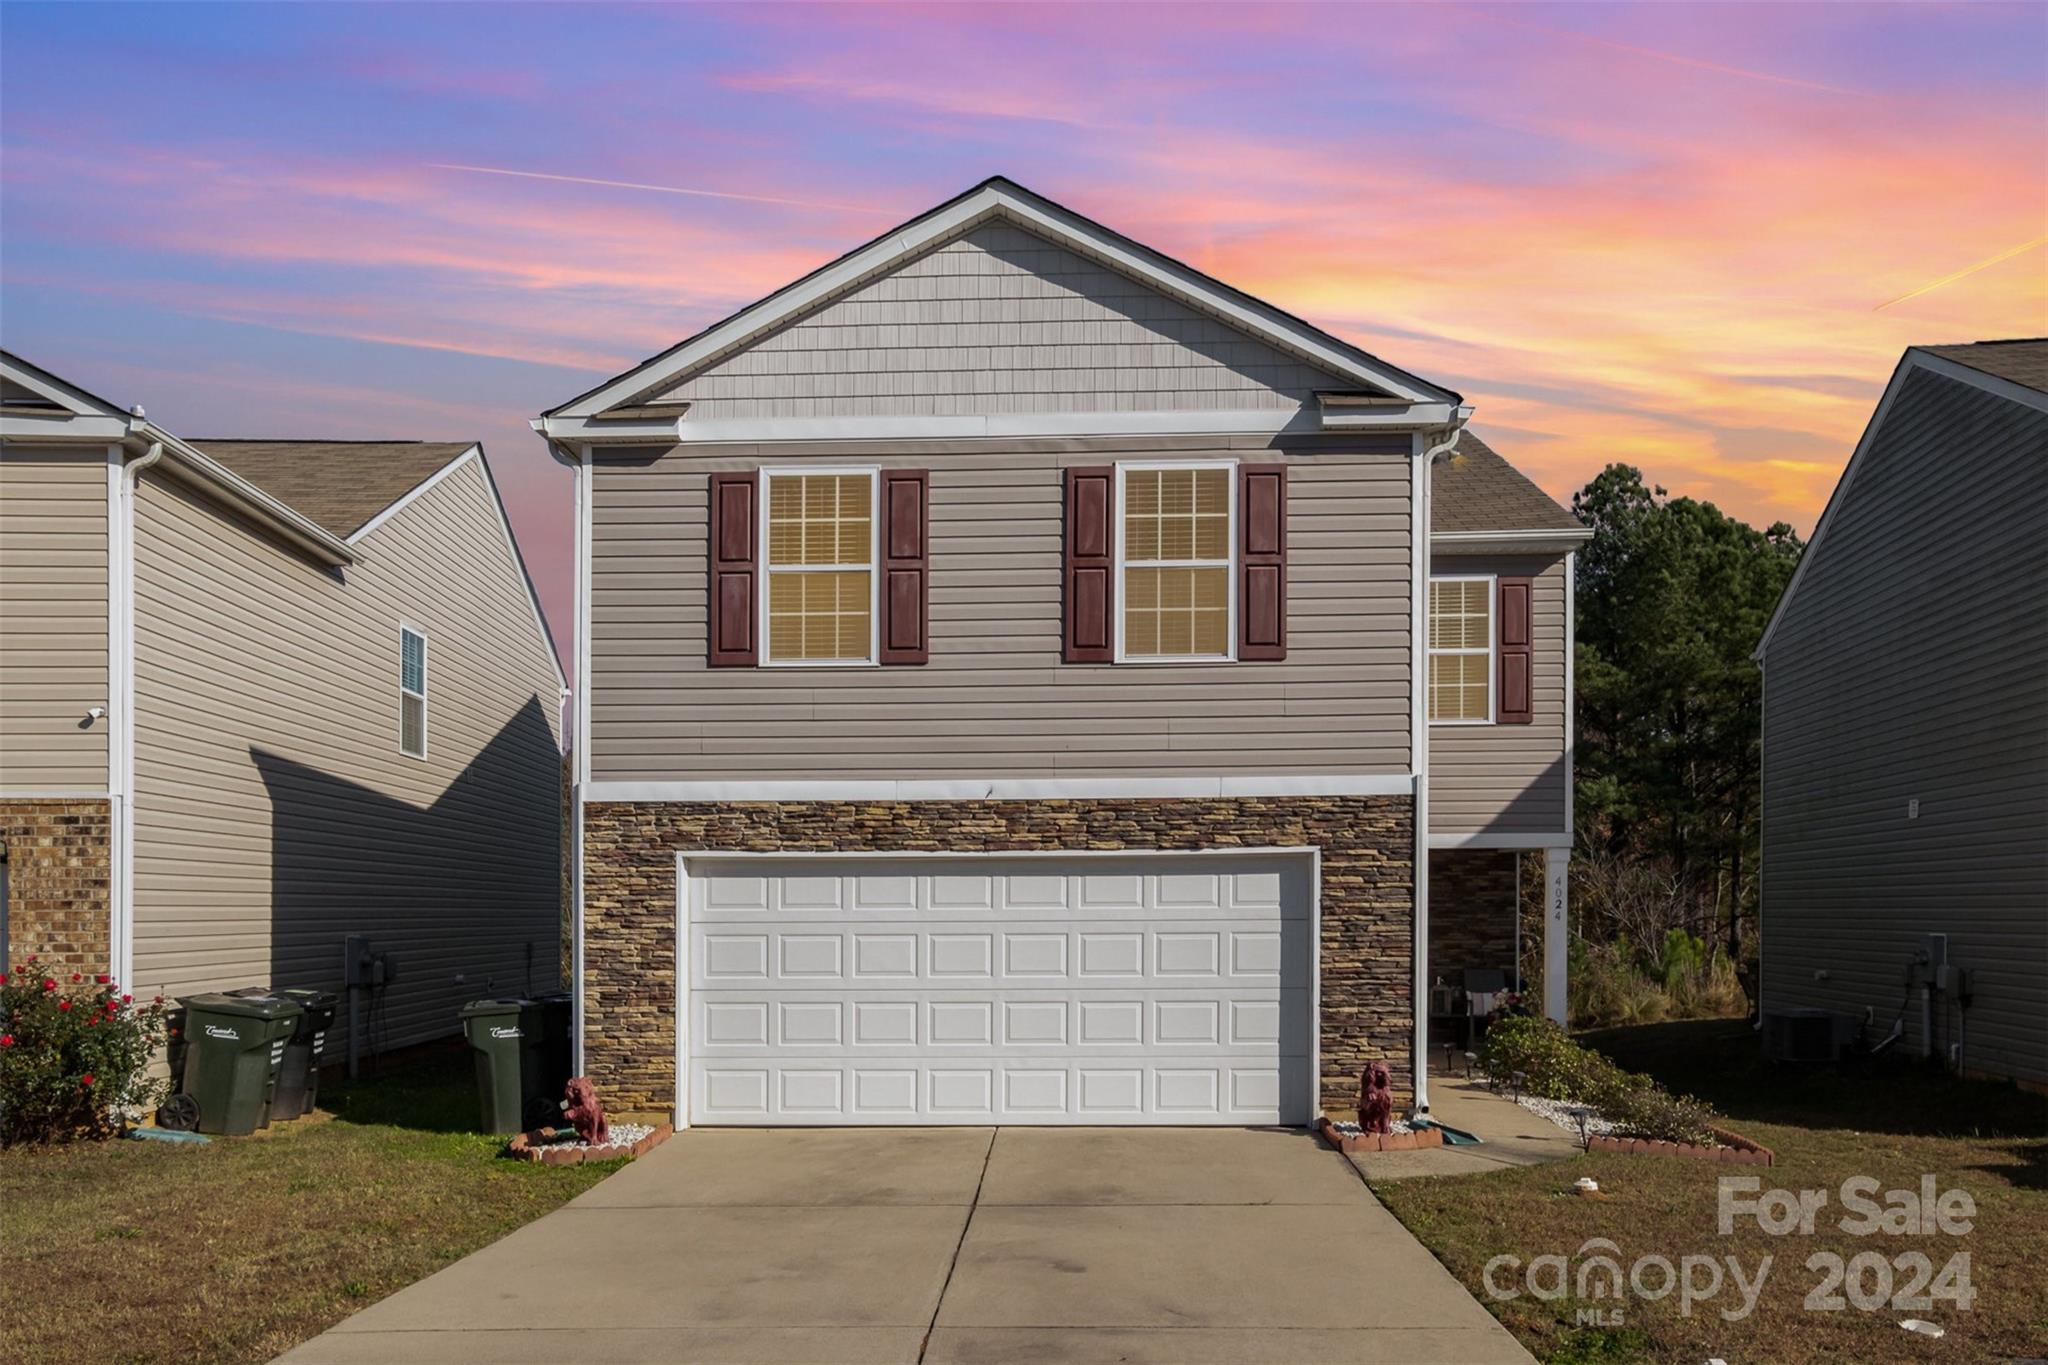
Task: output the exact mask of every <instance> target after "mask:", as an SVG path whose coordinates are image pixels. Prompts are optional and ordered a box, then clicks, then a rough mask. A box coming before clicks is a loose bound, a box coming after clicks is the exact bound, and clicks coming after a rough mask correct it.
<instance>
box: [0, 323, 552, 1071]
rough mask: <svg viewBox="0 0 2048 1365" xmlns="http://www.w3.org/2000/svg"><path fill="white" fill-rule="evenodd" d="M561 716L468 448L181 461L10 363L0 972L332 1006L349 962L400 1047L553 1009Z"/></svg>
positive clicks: (133, 423)
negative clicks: (537, 998) (487, 1017)
mask: <svg viewBox="0 0 2048 1365" xmlns="http://www.w3.org/2000/svg"><path fill="white" fill-rule="evenodd" d="M561 694H562V675H561V672H560V667H559V664H558V662H557V660H556V658H555V652H554V646H553V645H552V644H551V643H550V642H549V639H548V634H547V628H546V625H545V623H544V622H543V620H542V618H541V614H540V610H539V606H538V604H537V602H536V599H535V597H534V595H533V592H532V587H531V585H530V584H529V582H528V581H527V576H526V571H525V569H524V567H523V565H522V563H521V560H520V556H519V550H518V546H517V544H516V543H515V541H514V540H513V537H512V532H511V528H510V526H509V524H508V523H507V522H506V520H505V516H504V511H503V508H502V506H501V504H500V503H499V500H498V493H497V488H496V486H495V484H494V483H493V480H492V478H491V473H490V467H489V465H488V464H487V463H486V462H485V459H484V453H483V449H482V447H480V446H477V445H475V444H472V443H469V442H447V443H437V442H419V441H367V442H363V441H353V442H352V441H274V440H262V441H243V440H207V439H199V440H184V439H181V438H180V437H178V436H177V435H174V434H173V433H171V432H169V431H166V430H164V429H163V428H162V427H161V426H160V425H158V424H157V423H156V422H153V421H151V420H149V419H148V417H147V416H146V415H145V414H144V412H143V410H142V409H141V408H134V409H132V410H129V409H123V408H120V407H117V406H116V405H114V404H112V403H110V402H108V401H107V400H105V399H103V398H100V397H97V396H95V395H94V394H93V393H91V392H90V391H88V390H86V389H84V388H82V387H80V386H79V385H76V384H73V383H70V382H67V381H66V380H64V379H62V378H60V377H58V376H56V375H53V374H51V373H49V372H48V371H46V370H43V369H41V368H39V367H37V366H35V365H32V364H30V363H29V362H27V361H25V360H22V359H20V358H19V357H17V356H14V355H11V354H8V353H6V352H0V963H6V962H13V963H16V964H18V963H19V962H21V960H22V959H24V958H25V957H27V956H29V955H30V954H34V955H36V956H37V957H38V958H39V959H40V960H41V961H42V963H43V964H44V966H45V969H50V968H57V969H66V970H69V971H73V972H78V973H80V974H91V975H98V974H102V973H106V974H110V975H113V976H115V977H116V978H117V979H118V980H119V981H120V982H122V983H123V984H124V985H125V986H128V987H130V988H131V990H132V991H134V992H135V993H137V994H145V993H155V992H161V993H162V994H164V995H166V996H182V995H188V994H192V993H194V992H198V991H209V990H223V989H232V988H237V987H244V986H265V985H268V986H310V987H332V988H337V989H339V988H341V987H343V986H344V985H345V984H347V981H348V978H349V976H350V972H349V971H348V969H347V965H346V960H345V955H347V954H348V952H349V949H350V945H351V943H352V942H353V943H354V944H355V947H356V953H355V957H356V959H357V961H358V963H359V964H360V963H362V962H363V961H365V960H366V959H372V958H374V959H376V962H381V963H382V966H381V967H378V966H377V965H376V963H375V962H372V963H371V965H370V966H369V967H368V968H367V969H361V968H360V967H359V970H357V971H356V972H355V973H354V975H355V976H356V977H357V978H358V981H357V985H358V990H357V992H356V999H355V1003H356V1007H357V1012H358V1016H359V1020H360V1027H359V1029H358V1031H357V1035H356V1036H357V1037H358V1038H359V1039H361V1040H362V1041H365V1042H367V1041H369V1039H370V1037H371V1035H373V1034H374V1038H375V1042H376V1043H377V1044H379V1045H384V1044H388V1045H392V1046H398V1045H403V1044H406V1043H411V1042H416V1041H421V1040H424V1039H429V1038H433V1037H436V1036H440V1035H445V1034H448V1033H450V1032H453V1031H454V1030H455V1029H456V1028H457V1027H458V1020H457V1015H456V1009H457V1007H458V1006H459V1005H460V1004H461V1003H462V1002H463V1001H464V1000H467V999H471V998H474V997H477V996H480V995H484V994H487V993H490V992H491V991H493V990H496V991H501V992H510V991H518V990H522V989H528V988H531V989H536V990H537V989H544V988H547V987H550V986H553V985H554V984H555V982H556V979H557V963H558V961H559V955H558V948H557V945H558V940H559V933H560V929H559V926H560V921H561V909H560V907H561V901H562V890H561V880H560V871H559V869H560V867H561V833H560V831H561V828H562V750H561V716H560V709H561ZM348 1036H349V1034H348V1030H347V1028H346V1020H345V1018H344V1022H343V1025H342V1027H340V1028H337V1030H336V1031H335V1032H334V1033H333V1035H332V1039H333V1042H334V1043H335V1044H336V1046H337V1047H339V1046H340V1045H342V1044H344V1043H345V1041H346V1040H347V1038H348Z"/></svg>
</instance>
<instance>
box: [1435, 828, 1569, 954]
mask: <svg viewBox="0 0 2048 1365" xmlns="http://www.w3.org/2000/svg"><path fill="white" fill-rule="evenodd" d="M1532 856H1534V857H1537V858H1541V857H1542V856H1543V855H1542V854H1540V853H1538V854H1534V855H1532ZM1467 967H1494V968H1497V969H1499V970H1500V971H1502V972H1504V973H1506V975H1507V979H1508V984H1509V985H1510V986H1512V985H1513V984H1514V980H1515V853H1514V850H1513V849H1476V848H1460V849H1437V850H1435V851H1434V852H1432V853H1431V854H1430V855H1429V979H1430V980H1431V981H1432V982H1434V981H1435V980H1437V978H1439V977H1441V978H1443V980H1444V981H1446V982H1448V983H1449V984H1450V985H1452V986H1458V985H1462V984H1463V981H1464V978H1463V976H1462V975H1461V974H1462V973H1463V972H1464V970H1465V969H1466V968H1467Z"/></svg>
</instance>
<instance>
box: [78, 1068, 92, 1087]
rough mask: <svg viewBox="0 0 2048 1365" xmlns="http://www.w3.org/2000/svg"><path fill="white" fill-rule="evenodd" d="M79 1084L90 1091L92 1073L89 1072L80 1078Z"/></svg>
mask: <svg viewBox="0 0 2048 1365" xmlns="http://www.w3.org/2000/svg"><path fill="white" fill-rule="evenodd" d="M78 1083H79V1084H80V1085H82V1086H85V1087H86V1088H87V1089H90V1088H91V1087H92V1073H91V1072H90V1071H88V1072H86V1073H85V1074H84V1075H83V1076H80V1077H79V1078H78Z"/></svg>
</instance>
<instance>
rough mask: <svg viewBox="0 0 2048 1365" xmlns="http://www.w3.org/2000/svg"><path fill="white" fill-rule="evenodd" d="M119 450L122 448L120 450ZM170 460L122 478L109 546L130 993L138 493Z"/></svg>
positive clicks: (119, 926)
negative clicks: (150, 472) (147, 474)
mask: <svg viewBox="0 0 2048 1365" xmlns="http://www.w3.org/2000/svg"><path fill="white" fill-rule="evenodd" d="M130 415H131V417H132V418H133V419H134V422H135V424H136V425H140V424H141V423H142V421H143V420H144V419H143V412H142V409H141V408H139V407H138V408H135V409H134V410H133V411H132V413H131V414H130ZM118 449H119V447H116V450H118ZM163 457H164V444H163V442H162V441H152V442H150V446H149V449H148V450H146V451H144V452H143V453H142V454H141V455H140V456H138V457H137V458H136V459H134V460H133V461H131V462H129V464H128V465H127V467H126V468H124V469H123V470H121V472H120V477H119V499H120V506H119V507H117V508H116V509H115V514H114V515H115V521H114V535H115V540H114V542H113V543H112V544H110V545H109V546H108V547H107V574H108V580H109V583H110V584H111V585H112V600H113V604H114V609H115V619H113V620H110V621H109V622H108V623H107V629H108V630H109V631H111V632H113V633H114V637H115V641H116V644H115V650H114V655H115V659H116V661H117V662H116V676H115V677H114V678H112V679H110V682H111V684H112V687H113V689H114V692H115V695H114V698H113V707H112V709H113V713H114V715H113V724H112V726H111V727H109V732H108V736H107V738H108V741H109V742H110V743H111V744H112V746H113V761H112V763H111V765H110V776H111V777H112V779H113V781H112V786H113V796H114V800H113V806H114V841H113V842H114V849H113V855H114V867H113V882H114V885H113V902H114V906H113V909H114V915H113V920H114V923H113V931H114V932H113V938H114V943H113V949H114V951H113V953H112V957H113V959H114V960H113V962H112V963H111V964H109V965H110V966H111V967H112V969H113V974H114V979H115V980H116V981H119V982H120V983H121V984H122V986H123V988H124V989H126V990H129V991H133V992H136V993H137V994H139V993H140V992H139V991H137V990H136V986H135V980H134V977H135V494H136V488H137V486H138V485H139V484H140V482H141V479H142V475H143V472H144V471H146V470H147V469H148V468H149V467H150V466H151V465H154V464H155V463H157V461H159V460H161V459H163Z"/></svg>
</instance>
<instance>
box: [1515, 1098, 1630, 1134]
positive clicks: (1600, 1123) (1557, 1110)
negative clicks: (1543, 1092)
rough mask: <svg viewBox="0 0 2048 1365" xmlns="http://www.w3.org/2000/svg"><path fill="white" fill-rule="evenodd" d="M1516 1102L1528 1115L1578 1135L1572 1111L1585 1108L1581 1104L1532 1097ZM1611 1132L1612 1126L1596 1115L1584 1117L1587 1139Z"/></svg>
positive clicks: (1577, 1127) (1577, 1124)
mask: <svg viewBox="0 0 2048 1365" xmlns="http://www.w3.org/2000/svg"><path fill="white" fill-rule="evenodd" d="M1516 1102H1517V1103H1518V1104H1520V1105H1521V1106H1522V1107H1523V1108H1524V1109H1526V1110H1528V1111H1529V1112H1530V1113H1532V1114H1540V1115H1542V1116H1543V1117H1544V1118H1547V1119H1549V1120H1550V1121H1551V1122H1552V1123H1554V1124H1556V1125H1557V1126H1558V1127H1560V1128H1562V1129H1564V1130H1565V1131H1566V1132H1567V1133H1570V1134H1571V1135H1572V1136H1573V1137H1577V1136H1578V1135H1579V1120H1578V1117H1577V1116H1576V1115H1575V1114H1573V1113H1572V1111H1573V1110H1574V1109H1584V1108H1586V1107H1587V1106H1585V1105H1581V1104H1573V1103H1572V1102H1570V1101H1569V1100H1545V1099H1539V1098H1537V1097H1536V1096H1534V1095H1523V1096H1522V1097H1521V1098H1520V1099H1519V1100H1517V1101H1516ZM1613 1131H1614V1125H1613V1124H1612V1123H1609V1122H1608V1121H1607V1120H1606V1119H1603V1118H1601V1117H1600V1116H1599V1115H1598V1114H1594V1113H1588V1114H1587V1115H1586V1136H1587V1137H1606V1136H1608V1135H1609V1134H1610V1133H1612V1132H1613Z"/></svg>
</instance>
